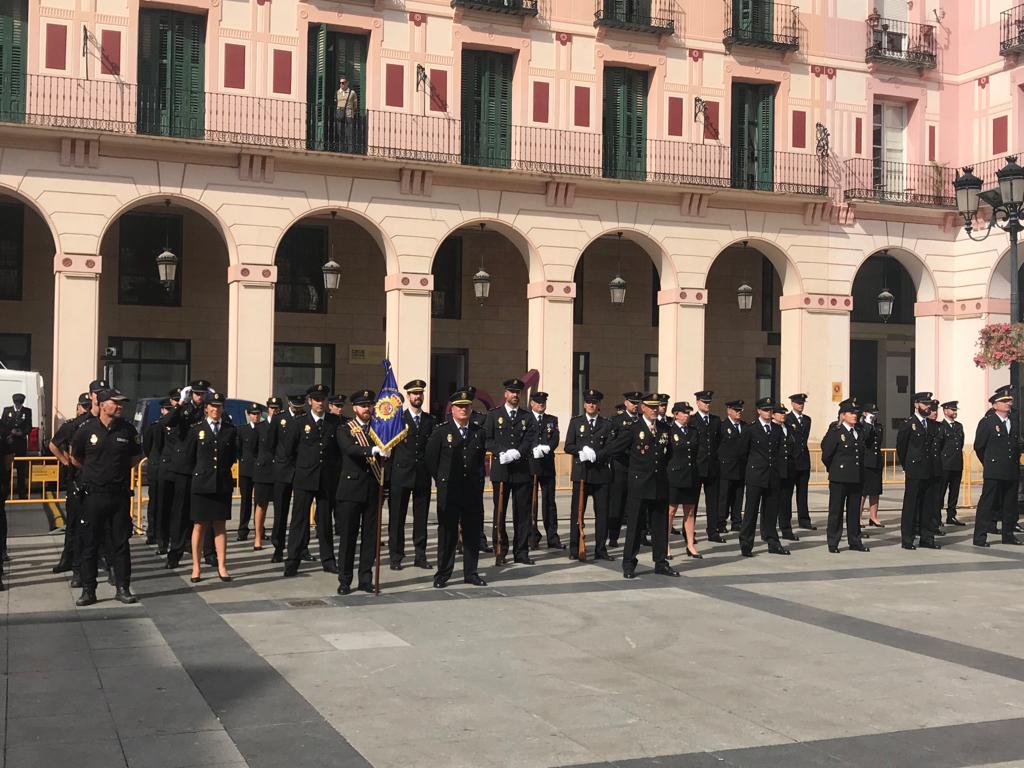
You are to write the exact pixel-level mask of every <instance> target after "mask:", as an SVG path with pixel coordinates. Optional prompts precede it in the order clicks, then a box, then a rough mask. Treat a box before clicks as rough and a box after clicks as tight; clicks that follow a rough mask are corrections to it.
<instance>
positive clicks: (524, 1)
mask: <svg viewBox="0 0 1024 768" xmlns="http://www.w3.org/2000/svg"><path fill="white" fill-rule="evenodd" d="M452 8H465V9H466V10H468V11H491V12H493V13H507V14H509V15H510V16H536V15H537V0H452Z"/></svg>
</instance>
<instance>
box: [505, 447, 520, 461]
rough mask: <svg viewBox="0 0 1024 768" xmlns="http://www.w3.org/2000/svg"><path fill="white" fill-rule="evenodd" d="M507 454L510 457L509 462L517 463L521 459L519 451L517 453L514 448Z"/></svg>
mask: <svg viewBox="0 0 1024 768" xmlns="http://www.w3.org/2000/svg"><path fill="white" fill-rule="evenodd" d="M507 453H508V455H509V456H511V457H512V458H511V459H509V461H519V460H520V459H521V458H523V456H522V454H521V453H519V451H517V450H516V449H515V448H513V449H511V450H510V451H508V452H507Z"/></svg>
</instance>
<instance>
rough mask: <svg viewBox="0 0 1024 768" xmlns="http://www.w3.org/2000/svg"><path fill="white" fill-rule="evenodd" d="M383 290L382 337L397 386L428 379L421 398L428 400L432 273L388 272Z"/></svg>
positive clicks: (427, 401)
mask: <svg viewBox="0 0 1024 768" xmlns="http://www.w3.org/2000/svg"><path fill="white" fill-rule="evenodd" d="M384 291H385V293H386V297H387V319H386V321H385V323H384V328H385V339H386V344H387V354H388V356H389V357H388V359H389V360H390V361H391V367H392V369H393V370H394V372H395V379H396V380H397V382H398V386H399V387H402V386H403V385H404V384H405V383H406V382H407V381H411V380H412V379H423V381H425V382H427V391H426V392H424V394H423V401H424V403H430V352H431V346H430V345H431V339H430V321H431V297H432V295H433V291H434V276H433V275H428V274H417V273H411V272H400V273H396V274H393V275H387V276H386V277H385V278H384ZM447 394H449V393H445V395H446V396H447Z"/></svg>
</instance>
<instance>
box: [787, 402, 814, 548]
mask: <svg viewBox="0 0 1024 768" xmlns="http://www.w3.org/2000/svg"><path fill="white" fill-rule="evenodd" d="M789 405H790V408H791V410H790V412H789V414H787V416H786V431H787V432H789V433H792V435H793V439H794V441H795V443H796V446H795V447H796V453H795V454H794V456H793V462H794V464H795V465H796V474H795V475H794V476H793V482H792V489H791V490H790V491H789V493H788V494H787V495H786V496H785V497H784V498H783V503H784V504H785V507H786V509H788V510H789V512H790V514H792V509H793V495H794V493H795V494H796V521H797V525H799V526H800V527H801V528H804V529H805V530H808V531H815V530H817V526H816V525H814V524H813V523H812V522H811V513H810V512H809V511H808V508H807V484H808V483H809V482H810V479H811V453H810V451H809V450H808V449H807V439H808V438H809V437H810V435H811V417H810V416H807V415H805V414H804V408H805V407H806V405H807V393H806V392H798V393H797V394H795V395H790V396H789Z"/></svg>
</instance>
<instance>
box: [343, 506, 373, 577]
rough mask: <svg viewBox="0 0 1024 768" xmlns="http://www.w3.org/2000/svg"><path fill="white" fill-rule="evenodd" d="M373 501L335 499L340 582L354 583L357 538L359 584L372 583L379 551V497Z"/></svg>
mask: <svg viewBox="0 0 1024 768" xmlns="http://www.w3.org/2000/svg"><path fill="white" fill-rule="evenodd" d="M376 495H377V494H374V499H373V500H371V501H366V502H362V501H340V500H339V501H336V502H335V511H336V515H337V519H336V521H335V523H336V525H337V528H338V536H339V539H340V540H339V542H338V560H339V561H340V562H339V563H338V583H339V584H341V585H342V586H343V587H350V586H352V573H353V570H354V568H355V561H356V540H357V539H358V540H359V582H358V584H359V586H360V587H365V586H369V585H372V584H373V563H374V559H375V556H376V553H377V499H376Z"/></svg>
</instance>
